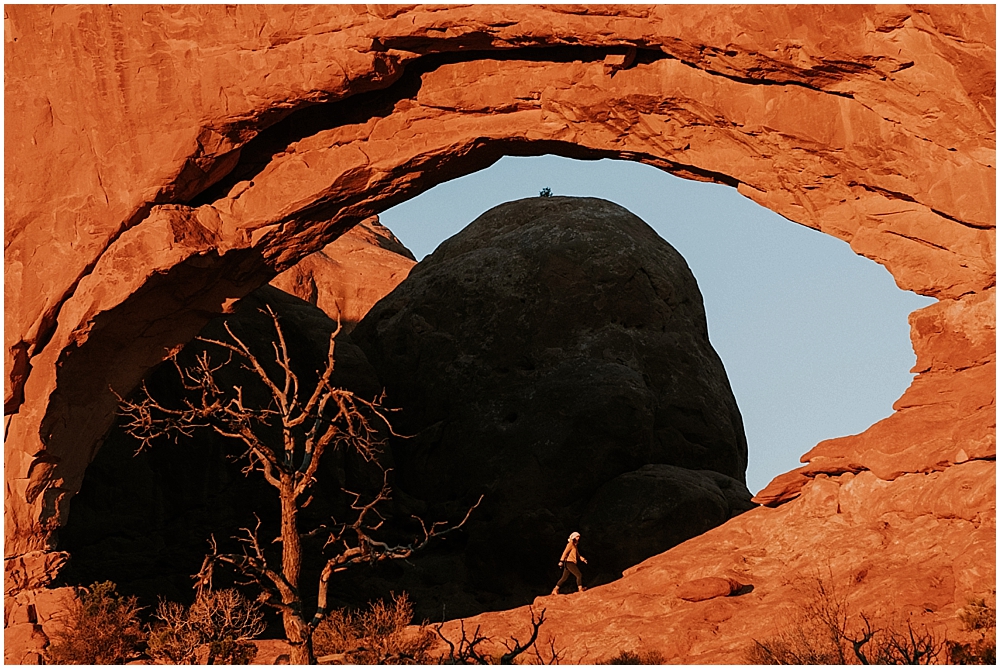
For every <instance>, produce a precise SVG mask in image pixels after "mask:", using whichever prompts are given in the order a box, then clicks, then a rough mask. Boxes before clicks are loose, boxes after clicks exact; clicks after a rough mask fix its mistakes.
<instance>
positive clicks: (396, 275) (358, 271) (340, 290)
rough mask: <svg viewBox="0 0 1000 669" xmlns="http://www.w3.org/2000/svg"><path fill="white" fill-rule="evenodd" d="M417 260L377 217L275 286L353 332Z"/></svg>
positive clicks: (291, 270)
mask: <svg viewBox="0 0 1000 669" xmlns="http://www.w3.org/2000/svg"><path fill="white" fill-rule="evenodd" d="M414 263H416V260H415V259H414V258H413V254H412V253H410V250H409V249H408V248H406V247H405V246H403V245H402V244H401V243H400V241H399V240H398V239H396V237H395V236H394V235H393V234H392V232H390V231H389V229H388V228H386V227H384V226H382V225H380V224H379V222H378V217H377V216H376V217H374V218H373V219H371V220H365V221H362V222H361V223H359V224H358V225H356V226H355V227H353V228H351V229H350V230H348V231H347V232H346V233H344V234H343V235H342V236H341V237H338V238H337V239H336V240H335V241H334V242H333V243H331V244H328V245H327V246H326V247H325V248H324V249H322V250H321V251H317V252H316V253H313V254H312V255H309V256H306V257H305V258H303V259H302V260H301V261H300V262H299V263H298V264H297V265H295V266H294V267H291V268H289V269H287V270H285V271H284V272H282V273H281V274H279V275H278V276H276V277H274V279H272V280H271V285H272V286H274V287H275V288H280V289H281V290H283V291H285V292H286V293H290V294H292V295H295V296H297V297H300V298H302V299H303V300H305V301H306V302H308V303H310V304H312V305H313V306H316V307H319V308H320V309H322V310H323V311H324V312H325V313H326V315H328V316H329V317H330V318H332V319H333V320H335V321H338V320H339V321H340V322H341V325H342V327H343V331H344V332H345V333H349V332H350V331H351V330H353V329H354V326H355V325H356V324H357V323H358V321H360V320H361V319H362V318H363V317H364V315H365V314H367V313H368V310H369V309H371V307H372V305H373V304H375V303H376V302H378V301H379V300H380V299H382V298H383V297H385V296H386V294H388V293H389V291H391V290H392V289H393V288H395V287H396V286H397V285H398V284H399V282H400V281H402V280H403V279H405V278H406V275H407V274H409V272H410V268H412V267H413V265H414Z"/></svg>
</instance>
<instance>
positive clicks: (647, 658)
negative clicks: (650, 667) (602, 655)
mask: <svg viewBox="0 0 1000 669" xmlns="http://www.w3.org/2000/svg"><path fill="white" fill-rule="evenodd" d="M665 663H666V658H664V657H663V653H660V652H659V651H655V650H647V651H644V652H641V653H637V652H635V651H631V650H623V651H622V652H620V653H618V654H617V655H615V656H614V657H612V658H610V659H609V660H607V661H605V662H602V664H665Z"/></svg>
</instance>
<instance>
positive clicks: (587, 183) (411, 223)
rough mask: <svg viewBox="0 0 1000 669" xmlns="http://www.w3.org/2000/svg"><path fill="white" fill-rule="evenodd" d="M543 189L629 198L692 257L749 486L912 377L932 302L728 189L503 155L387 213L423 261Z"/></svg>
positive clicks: (615, 165) (637, 167)
mask: <svg viewBox="0 0 1000 669" xmlns="http://www.w3.org/2000/svg"><path fill="white" fill-rule="evenodd" d="M543 187H549V188H551V189H552V192H553V194H554V195H578V196H589V197H600V198H604V199H606V200H611V201H612V202H616V203H618V204H620V205H622V206H623V207H625V208H626V209H628V210H629V211H631V212H633V213H634V214H636V215H637V216H639V217H640V218H642V219H643V220H644V221H646V222H647V223H648V224H649V225H650V226H652V227H653V228H654V229H655V230H656V231H657V232H658V233H659V234H660V236H661V237H663V238H664V239H666V240H667V241H668V242H670V244H672V245H673V246H674V248H676V249H677V250H678V251H680V253H681V255H683V256H684V258H685V259H686V260H687V263H688V265H689V266H690V267H691V270H692V271H693V272H694V275H695V277H696V278H697V280H698V285H699V287H700V289H701V292H702V295H703V297H704V300H705V311H706V313H707V316H708V329H709V338H710V339H711V342H712V345H713V346H714V347H715V350H716V351H717V352H718V353H719V355H720V357H721V358H722V361H723V363H724V364H725V366H726V372H727V373H728V375H729V381H730V383H731V384H732V387H733V392H734V394H735V395H736V401H737V403H738V404H739V407H740V411H741V412H742V414H743V422H744V425H745V427H746V434H747V442H748V444H749V449H750V457H749V466H748V468H747V486H748V487H749V488H750V490H751V491H752V492H757V491H758V490H759V489H760V488H762V487H764V486H765V485H767V483H768V482H769V481H770V480H771V479H772V478H773V477H775V476H777V475H778V474H780V473H782V472H785V471H788V470H790V469H793V468H795V467H798V466H799V457H800V456H801V455H802V454H803V453H805V452H806V451H807V450H809V449H810V448H812V447H813V446H814V445H815V444H816V443H817V442H819V441H821V440H823V439H828V438H830V437H839V436H843V435H847V434H855V433H857V432H861V431H863V430H864V429H865V428H867V427H868V426H869V425H871V424H872V423H874V422H875V421H877V420H879V419H881V418H884V417H886V416H888V415H889V414H890V413H891V412H892V403H893V402H894V401H895V400H896V399H897V398H898V397H899V396H900V395H901V394H902V393H903V391H904V390H905V389H906V387H907V386H908V385H909V383H910V380H911V378H912V375H911V374H910V373H909V369H910V368H911V367H912V366H913V364H914V362H915V357H914V354H913V349H912V347H911V346H910V338H909V325H908V323H907V315H908V314H909V313H910V312H911V311H914V310H915V309H918V308H920V307H923V306H926V305H928V304H930V303H932V301H933V300H931V299H929V298H924V297H920V296H918V295H915V294H913V293H909V292H905V291H902V290H900V289H899V288H897V287H896V284H895V283H894V281H893V279H892V276H891V275H890V274H889V272H888V271H887V270H886V269H885V268H883V267H881V266H880V265H878V264H876V263H874V262H872V261H870V260H867V259H866V258H862V257H860V256H858V255H856V254H855V253H854V252H853V251H851V249H850V247H849V246H848V245H847V244H846V243H845V242H842V241H840V240H837V239H834V238H833V237H829V236H827V235H824V234H821V233H819V232H816V231H814V230H810V229H808V228H806V227H803V226H801V225H797V224H795V223H792V222H791V221H789V220H787V219H785V218H782V217H781V216H779V215H777V214H775V213H774V212H771V211H770V210H768V209H765V208H763V207H761V206H760V205H758V204H756V203H754V202H753V201H751V200H749V199H747V198H745V197H743V196H742V195H740V194H739V193H738V192H736V190H735V189H733V188H730V187H727V186H721V185H717V184H706V183H699V182H695V181H688V180H685V179H680V178H677V177H674V176H671V175H669V174H667V173H665V172H662V171H660V170H658V169H656V168H654V167H650V166H648V165H641V164H638V163H629V162H624V161H613V160H600V161H578V160H570V159H566V158H559V157H556V156H541V157H537V158H512V157H506V158H503V159H501V160H500V161H499V162H497V163H496V164H494V165H493V166H492V167H490V168H488V169H485V170H482V171H480V172H476V173H474V174H470V175H468V176H465V177H462V178H460V179H455V180H453V181H449V182H447V183H444V184H441V185H440V186H437V187H435V188H433V189H431V190H429V191H427V192H425V193H423V194H422V195H419V196H418V197H415V198H413V199H411V200H408V201H407V202H404V203H403V204H400V205H397V206H396V207H393V208H392V209H389V210H387V211H385V212H383V213H382V214H381V216H380V218H381V221H382V223H383V224H384V225H386V226H387V227H388V228H389V229H391V230H392V231H393V232H394V233H395V234H396V236H397V237H399V239H400V240H401V241H402V242H403V243H404V244H406V246H407V247H409V248H410V250H412V251H413V253H414V255H416V257H417V259H418V260H419V259H421V258H423V257H424V256H425V255H427V254H428V253H430V252H431V251H433V250H434V249H435V248H436V247H437V245H438V244H440V243H441V242H442V241H444V240H445V239H447V238H448V237H450V236H451V235H453V234H455V233H456V232H458V231H459V230H461V229H462V228H463V227H465V226H466V225H468V224H469V223H470V222H472V220H473V219H475V218H476V217H477V216H479V214H481V213H483V212H484V211H486V210H487V209H490V208H491V207H494V206H496V205H498V204H501V203H503V202H508V201H510V200H516V199H520V198H524V197H531V196H535V195H538V192H539V191H540V190H541V189H542V188H543Z"/></svg>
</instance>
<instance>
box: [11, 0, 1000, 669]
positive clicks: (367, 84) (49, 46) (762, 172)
mask: <svg viewBox="0 0 1000 669" xmlns="http://www.w3.org/2000/svg"><path fill="white" fill-rule="evenodd" d="M995 27H996V16H995V8H994V7H992V6H988V5H980V6H948V7H934V6H915V7H907V6H896V5H893V6H887V5H880V6H871V7H862V6H850V5H844V6H822V5H812V6H773V7H762V6H738V7H735V6H734V7H720V6H706V7H699V8H697V9H696V10H692V9H691V8H690V7H683V6H667V5H657V6H637V5H629V6H619V7H613V6H612V7H601V6H587V7H575V6H562V5H559V6H552V7H525V6H457V5H456V6H445V7H435V6H426V7H425V6H415V7H403V6H399V7H386V6H376V5H370V6H362V5H353V6H289V7H283V8H275V7H270V6H250V5H240V6H236V7H224V6H182V7H173V6H171V7H168V6H164V7H152V6H115V5H113V6H97V5H93V6H60V7H43V6H29V5H18V6H10V7H7V8H5V61H4V62H5V90H4V95H5V114H6V117H5V196H6V197H5V205H4V206H5V211H4V214H5V228H4V235H5V237H4V243H5V250H4V258H5V264H4V272H5V281H4V290H5V312H4V319H5V328H4V337H5V364H4V370H5V413H6V414H8V415H9V416H10V418H9V419H8V420H9V422H8V425H7V430H6V439H5V444H4V448H5V460H4V462H5V469H4V471H5V500H4V504H5V507H4V508H5V519H6V523H5V549H4V555H5V598H6V599H5V601H7V602H8V604H9V605H8V606H6V607H5V616H6V617H5V625H6V628H7V632H6V634H7V637H6V638H7V644H6V645H5V652H7V651H8V650H9V649H14V650H11V651H10V652H11V655H10V658H11V661H19V660H21V659H25V658H28V659H30V658H32V657H35V656H32V655H27V654H25V653H27V652H29V651H25V650H24V649H25V648H28V647H35V646H38V644H42V645H44V640H45V636H44V634H43V630H42V627H43V624H46V621H49V620H51V615H52V612H53V611H54V610H57V609H58V607H56V608H55V609H54V608H53V605H52V602H53V601H55V600H54V599H53V598H56V597H58V594H52V591H49V590H44V587H45V586H46V585H47V584H49V583H51V582H52V580H53V578H55V577H56V575H57V574H58V571H59V569H60V567H61V566H62V565H63V564H64V563H65V560H66V556H65V555H63V554H61V553H59V552H58V551H56V550H55V546H56V540H57V531H58V528H59V527H60V526H61V525H62V524H64V523H65V522H66V520H67V517H68V514H69V512H70V501H71V499H72V497H73V495H74V494H75V493H76V492H77V491H78V490H79V488H80V484H81V482H82V480H83V475H84V472H85V470H86V467H87V465H88V463H89V462H90V461H91V460H92V458H93V456H94V452H95V449H96V448H97V446H98V444H99V443H100V441H101V439H102V438H103V436H104V434H105V433H106V432H107V430H108V428H109V427H110V425H111V423H112V421H113V412H114V406H115V400H114V393H113V392H112V390H114V391H116V392H118V393H119V394H125V393H128V392H130V391H131V390H132V389H133V388H134V387H135V386H136V384H137V383H138V382H139V380H140V379H141V378H142V377H143V376H144V375H145V374H146V372H147V371H148V370H150V369H151V368H153V367H154V366H156V365H157V364H159V362H161V361H162V360H163V358H164V356H165V354H166V352H167V351H168V350H170V349H173V348H174V347H176V346H179V345H182V344H184V343H186V342H187V341H189V340H190V339H191V338H192V337H193V336H194V334H195V333H197V332H198V331H199V330H200V329H201V327H202V326H203V325H204V324H205V323H206V322H207V321H208V320H209V319H210V318H211V317H212V316H214V315H217V314H218V313H220V312H222V311H224V310H225V309H227V308H228V307H231V305H232V304H233V303H234V302H235V301H236V300H237V299H238V298H240V297H242V296H244V295H246V294H247V293H249V292H251V291H252V290H253V289H255V288H257V287H258V286H260V285H262V284H263V283H265V282H267V281H269V280H270V279H272V278H273V277H274V276H275V275H276V274H277V273H279V272H281V271H283V270H285V269H288V268H289V267H291V266H293V265H294V264H295V263H297V262H298V261H299V260H301V259H302V258H303V257H305V256H307V255H309V254H310V253H313V252H315V251H318V250H320V249H322V248H323V247H324V246H325V245H327V244H328V243H330V242H331V241H333V240H334V239H335V238H336V237H337V236H339V235H340V234H342V233H343V232H344V231H345V230H347V229H349V228H350V227H352V226H353V225H354V224H355V223H357V222H358V221H360V220H363V219H365V218H367V217H369V216H371V215H373V214H377V213H378V212H379V211H382V210H383V209H384V208H386V207H388V206H390V205H391V204H393V203H395V202H398V201H401V200H403V199H405V198H407V197H410V196H412V195H415V194H416V193H418V192H420V191H422V190H424V189H426V188H428V187H430V186H431V185H433V184H435V183H438V182H440V181H443V180H446V179H449V178H453V177H455V176H459V175H461V174H465V173H468V172H471V171H474V170H475V169H478V168H480V167H483V166H486V165H488V164H490V162H491V161H493V160H495V159H496V157H497V156H499V155H502V154H505V153H509V154H518V155H525V154H539V153H546V152H553V153H558V154H561V155H566V156H570V157H578V158H596V157H616V158H623V159H629V160H639V161H643V162H646V163H649V164H652V165H656V166H658V167H660V168H662V169H664V170H667V171H670V172H672V173H674V174H677V175H680V176H684V177H687V178H694V179H703V180H711V181H716V182H720V183H724V184H728V185H730V186H732V187H735V188H737V189H738V190H739V191H740V192H741V193H742V194H744V195H746V196H747V197H750V198H752V199H754V200H755V201H757V202H759V203H760V204H762V205H763V206H766V207H769V208H770V209H772V210H774V211H776V212H778V213H780V214H782V215H783V216H785V217H786V218H788V219H789V220H791V221H794V222H796V223H800V224H803V225H807V226H810V227H813V228H815V229H818V230H821V231H823V232H825V233H827V234H831V235H834V236H836V237H838V238H839V239H843V240H845V241H847V242H849V243H850V244H851V247H852V248H853V249H854V250H855V251H856V252H857V253H859V254H862V255H864V256H866V257H868V258H871V259H873V260H875V261H876V262H879V263H881V264H883V265H884V266H885V267H886V268H887V269H888V270H889V271H890V272H891V273H892V274H893V276H894V277H895V279H896V281H897V284H898V285H899V286H900V288H902V289H905V290H914V291H917V292H919V293H921V294H925V295H930V296H933V297H936V298H938V299H939V302H938V303H937V304H935V305H933V306H931V307H928V308H925V309H923V310H921V311H919V312H916V313H915V314H914V315H912V316H911V325H912V333H913V342H914V349H915V350H916V352H917V355H918V363H917V367H916V369H915V371H916V372H918V376H917V378H916V379H915V381H914V383H913V385H912V386H911V388H910V389H909V390H908V391H907V393H906V394H905V395H904V396H903V397H902V398H901V399H900V401H899V402H898V403H897V404H896V406H895V409H896V411H895V413H894V414H893V415H892V416H890V417H888V418H887V419H886V420H884V421H881V422H880V423H878V424H876V425H875V426H873V427H872V428H871V429H869V430H867V431H866V432H864V433H862V434H861V435H856V436H854V437H851V438H848V439H842V440H832V441H830V442H824V443H823V444H821V445H819V446H818V447H817V448H816V449H815V450H814V451H812V452H810V453H809V454H808V455H807V457H806V459H807V460H808V462H807V463H805V466H804V467H803V468H802V469H801V470H800V471H798V472H795V473H792V474H790V475H789V476H786V477H784V478H782V479H781V480H779V481H777V482H776V483H775V485H774V486H772V487H771V488H770V489H769V490H768V491H766V494H763V495H761V496H760V497H759V499H760V500H761V501H764V502H767V503H769V504H782V503H784V505H786V506H787V509H785V508H784V507H783V506H782V507H779V508H778V512H781V513H786V514H789V515H794V514H796V513H800V514H802V516H801V517H802V518H806V517H807V515H806V511H805V510H804V509H805V507H806V505H805V500H806V498H807V497H808V495H802V492H803V491H804V490H808V489H809V487H810V486H815V485H816V483H817V481H822V480H823V479H822V476H823V475H824V474H826V475H830V476H833V477H839V478H840V479H841V480H842V479H843V478H844V476H846V475H847V474H848V473H854V474H856V475H857V476H858V477H859V478H860V477H861V475H863V474H865V472H871V475H873V476H876V477H878V480H879V481H882V482H884V483H885V484H886V485H888V486H889V489H895V486H898V485H902V482H903V481H907V480H914V481H919V482H921V485H925V486H926V490H927V491H928V494H933V495H935V496H937V497H942V498H948V497H950V496H952V495H960V494H961V493H960V492H959V491H960V490H961V487H959V489H958V490H954V489H952V488H950V487H947V486H946V485H945V483H932V481H938V480H939V479H940V480H944V481H946V482H947V481H950V480H951V479H948V478H947V477H946V476H945V475H946V474H948V470H949V469H955V470H957V471H959V472H960V471H962V470H964V469H968V468H970V467H973V468H974V467H979V466H988V467H992V466H993V465H992V462H993V461H994V459H995V357H994V356H995V325H994V324H995V283H996V269H995V267H996V264H995V195H996V189H995V182H996V176H995V172H996V170H995V150H996V137H995V95H996V93H995V89H996V74H995V64H996V44H995V32H996V28H995ZM53 175H57V177H58V178H54V177H53ZM810 446H812V445H811V444H804V445H803V450H806V449H807V448H809V447H810ZM977 462H984V463H987V464H986V465H979V464H976V463H977ZM932 477H937V478H932ZM880 485H881V484H880ZM949 485H950V484H949ZM797 495H802V499H796V496H797ZM788 500H791V501H788ZM796 509H802V510H801V511H796ZM977 511H981V512H982V513H983V514H985V515H986V516H987V517H988V518H992V517H995V510H994V508H993V507H992V506H984V507H982V508H980V509H977ZM768 513H770V512H769V511H767V510H760V511H754V512H753V513H752V514H750V518H763V517H764V516H766V514H768ZM840 516H843V514H840ZM744 517H745V516H744ZM934 518H938V517H937V516H933V518H932V520H933V519H934ZM842 520H843V518H842ZM741 522H748V521H741ZM949 522H950V521H949ZM726 527H728V525H725V526H723V529H724V528H726ZM918 530H919V532H918V533H917V534H914V535H912V536H911V538H910V539H909V541H911V543H914V544H916V545H921V546H923V545H926V546H935V545H938V546H943V545H945V544H946V542H948V541H949V540H950V539H949V535H948V534H947V532H946V531H945V529H944V526H943V525H942V524H940V522H938V521H935V522H925V523H924V524H922V525H920V526H919V527H917V528H914V531H915V532H917V531H918ZM716 531H717V532H718V531H720V530H716ZM685 545H686V544H685ZM813 546H814V550H815V551H816V555H813V556H812V558H813V559H812V561H813V562H822V561H823V560H824V559H825V558H826V557H831V558H832V557H833V556H835V555H836V554H837V552H838V550H839V547H837V546H835V545H834V544H832V543H829V544H828V543H823V544H820V545H813ZM675 550H676V549H675ZM918 554H919V553H918ZM668 555H669V553H668ZM915 564H916V563H915ZM915 568H918V569H919V568H920V566H919V564H917V566H916V567H915ZM951 568H952V569H953V570H954V572H955V573H961V574H963V578H965V577H966V576H965V575H967V574H969V573H972V572H973V571H974V570H973V567H971V566H969V565H968V564H967V563H965V562H961V561H959V560H958V559H956V561H955V562H953V563H952V567H951ZM976 569H980V570H982V571H983V573H986V574H993V573H994V572H995V565H994V563H993V561H992V560H991V561H989V562H988V564H987V566H986V567H982V568H981V567H976ZM976 573H980V572H976ZM977 578H978V577H977ZM985 580H990V578H985ZM664 587H666V586H664ZM861 588H862V589H863V590H865V591H868V592H872V593H874V592H876V591H877V588H876V587H875V585H871V586H869V585H864V581H862V586H861ZM955 596H956V597H959V596H962V595H961V593H959V592H958V591H956V594H955ZM29 604H31V606H29ZM942 610H943V611H946V610H945V609H942ZM941 616H947V613H942V614H941ZM32 644H34V646H32ZM706 657H707V656H706Z"/></svg>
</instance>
